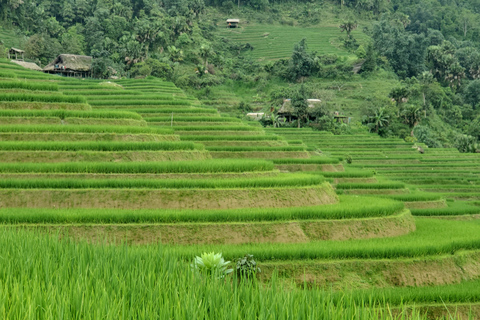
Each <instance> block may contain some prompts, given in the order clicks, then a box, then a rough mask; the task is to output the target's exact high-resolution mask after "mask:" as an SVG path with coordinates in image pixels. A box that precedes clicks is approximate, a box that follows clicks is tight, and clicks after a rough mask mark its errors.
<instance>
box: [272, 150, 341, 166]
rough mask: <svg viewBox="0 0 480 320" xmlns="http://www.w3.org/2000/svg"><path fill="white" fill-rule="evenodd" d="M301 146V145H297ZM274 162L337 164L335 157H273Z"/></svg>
mask: <svg viewBox="0 0 480 320" xmlns="http://www.w3.org/2000/svg"><path fill="white" fill-rule="evenodd" d="M297 148H303V147H297ZM272 161H273V163H274V164H337V163H339V161H338V159H335V158H309V159H289V158H283V159H273V160H272Z"/></svg>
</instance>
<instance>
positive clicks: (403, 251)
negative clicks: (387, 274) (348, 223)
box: [171, 218, 480, 261]
mask: <svg viewBox="0 0 480 320" xmlns="http://www.w3.org/2000/svg"><path fill="white" fill-rule="evenodd" d="M416 225H417V230H416V232H413V233H410V234H408V235H404V236H400V237H395V238H377V239H369V240H350V241H321V242H310V243H307V244H275V245H272V244H251V245H235V246H233V245H193V246H189V247H178V246H177V247H172V248H171V250H172V251H175V252H177V253H178V254H181V255H182V256H183V257H185V258H191V257H193V256H194V255H195V253H196V252H205V251H206V252H210V251H216V252H223V254H224V256H225V257H226V258H228V259H230V258H233V257H236V256H239V255H241V254H242V252H248V253H250V254H253V255H254V256H255V257H256V258H258V259H259V260H264V261H265V260H303V259H396V258H407V257H409V258H412V257H421V256H427V255H441V254H451V253H453V252H456V251H458V250H474V249H480V221H478V220H477V221H442V220H434V219H428V218H417V219H416Z"/></svg>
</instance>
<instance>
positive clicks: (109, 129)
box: [0, 125, 173, 134]
mask: <svg viewBox="0 0 480 320" xmlns="http://www.w3.org/2000/svg"><path fill="white" fill-rule="evenodd" d="M0 132H31V133H37V132H49V133H53V132H69V133H75V132H83V133H151V134H170V133H173V130H172V129H168V128H152V127H133V126H85V125H78V126H77V125H75V126H68V125H67V126H65V125H64V126H59V125H2V126H0Z"/></svg>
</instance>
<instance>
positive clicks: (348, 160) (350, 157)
mask: <svg viewBox="0 0 480 320" xmlns="http://www.w3.org/2000/svg"><path fill="white" fill-rule="evenodd" d="M345 161H347V163H348V164H351V163H352V162H353V158H352V156H351V155H349V154H347V155H346V156H345Z"/></svg>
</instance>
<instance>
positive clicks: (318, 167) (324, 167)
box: [275, 164, 344, 172]
mask: <svg viewBox="0 0 480 320" xmlns="http://www.w3.org/2000/svg"><path fill="white" fill-rule="evenodd" d="M275 168H277V169H278V170H280V171H287V172H297V171H325V172H340V171H344V168H343V165H341V164H276V165H275Z"/></svg>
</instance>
